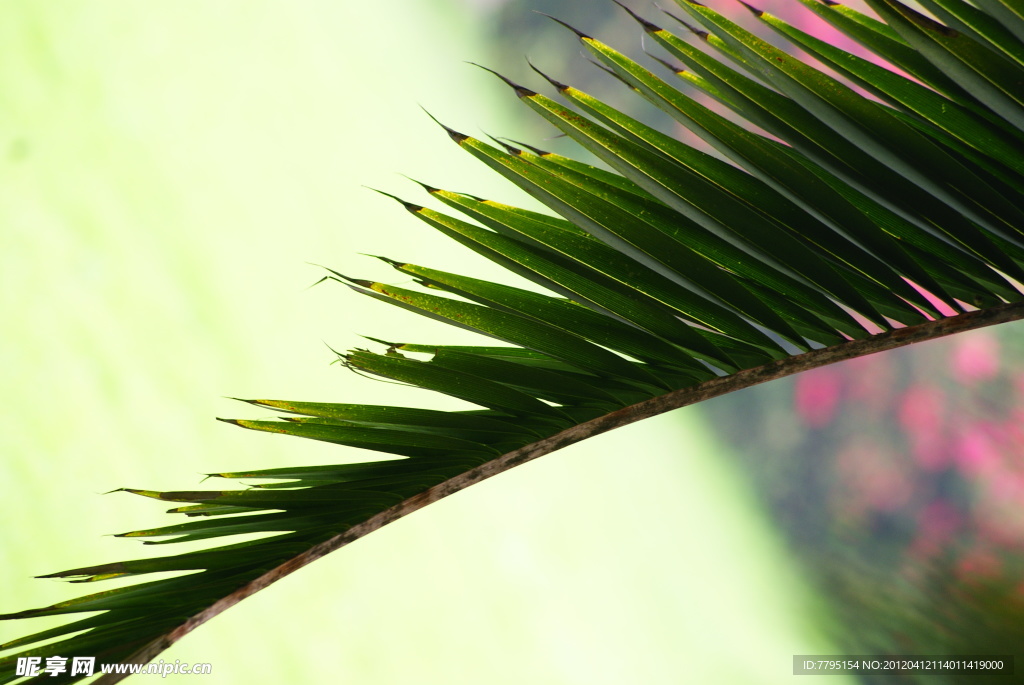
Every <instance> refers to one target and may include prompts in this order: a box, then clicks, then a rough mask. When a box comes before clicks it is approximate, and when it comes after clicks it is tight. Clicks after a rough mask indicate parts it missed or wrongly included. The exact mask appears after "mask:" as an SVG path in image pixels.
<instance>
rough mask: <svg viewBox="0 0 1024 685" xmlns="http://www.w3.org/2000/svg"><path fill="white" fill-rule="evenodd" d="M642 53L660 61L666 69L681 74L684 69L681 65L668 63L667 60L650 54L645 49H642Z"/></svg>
mask: <svg viewBox="0 0 1024 685" xmlns="http://www.w3.org/2000/svg"><path fill="white" fill-rule="evenodd" d="M644 54H645V55H647V56H648V57H650V58H651V59H653V60H655V61H657V62H660V63H661V64H662V65H663V66H664V67H665V68H666V69H668V70H669V71H671V72H674V73H676V74H681V73H683V72H684V71H686V69H684V68H683V67H677V66H675V65H674V64H672V63H670V62H669V61H668V60H665V59H662V58H660V57H658V56H657V55H652V54H651V53H649V52H647V50H644Z"/></svg>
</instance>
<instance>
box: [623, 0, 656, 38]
mask: <svg viewBox="0 0 1024 685" xmlns="http://www.w3.org/2000/svg"><path fill="white" fill-rule="evenodd" d="M612 2H614V3H615V4H616V5H618V6H619V7H621V8H622V9H624V10H625V11H626V14H628V15H629V16H631V17H633V18H634V19H636V21H637V23H639V24H640V26H642V27H644V31H646V32H647V33H657V32H658V31H661V27H660V26H656V25H655V24H652V23H651V22H649V21H647V20H646V19H644V18H643V17H641V16H640V15H638V14H637V13H636V12H634V11H633V10H631V9H629V8H628V7H626V6H625V5H623V4H622V3H621V2H619V0H612Z"/></svg>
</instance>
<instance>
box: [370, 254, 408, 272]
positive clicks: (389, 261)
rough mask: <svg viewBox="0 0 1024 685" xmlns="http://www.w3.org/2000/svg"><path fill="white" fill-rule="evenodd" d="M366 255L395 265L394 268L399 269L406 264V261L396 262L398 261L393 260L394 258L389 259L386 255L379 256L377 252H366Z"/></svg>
mask: <svg viewBox="0 0 1024 685" xmlns="http://www.w3.org/2000/svg"><path fill="white" fill-rule="evenodd" d="M366 256H367V257H373V258H374V259H379V260H380V261H382V262H384V263H386V264H390V265H391V266H393V267H395V268H396V269H400V268H402V267H403V266H405V265H406V264H408V262H398V261H395V260H394V259H390V258H388V257H382V256H380V255H378V254H368V255H366Z"/></svg>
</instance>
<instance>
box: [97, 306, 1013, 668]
mask: <svg viewBox="0 0 1024 685" xmlns="http://www.w3.org/2000/svg"><path fill="white" fill-rule="evenodd" d="M1022 318H1024V303H1020V302H1014V303H1010V304H1003V305H1000V306H996V307H990V308H987V309H982V310H977V311H973V312H968V313H965V314H960V315H958V316H952V317H947V318H943V319H937V320H933V321H928V322H926V323H923V324H919V325H916V326H908V327H905V328H899V329H896V330H891V331H888V332H885V333H880V334H878V335H874V336H872V337H870V338H867V339H863V340H852V341H849V342H845V343H841V344H839V345H833V346H831V347H825V348H821V349H817V350H811V351H810V352H806V353H804V354H800V355H796V356H793V357H788V358H786V359H782V360H778V361H774V362H771V363H768V364H764V365H763V366H758V367H755V368H751V369H745V370H743V371H738V372H736V373H733V374H730V375H728V376H723V377H720V378H715V379H712V380H709V381H705V382H703V383H700V384H698V385H694V386H691V387H688V388H683V389H682V390H676V391H673V392H670V393H667V394H665V395H660V396H658V397H654V398H651V399H649V400H645V401H643V402H640V403H637V404H634V405H631V406H629V407H625V408H623V409H620V410H618V411H615V412H612V413H610V414H606V415H604V416H601V417H598V418H596V419H593V420H591V421H587V422H586V423H581V424H579V425H576V426H573V427H572V428H568V429H566V430H564V431H562V432H560V433H557V434H555V435H552V436H550V437H548V438H544V439H543V440H538V441H537V442H534V443H531V444H529V445H526V446H524V447H521V448H519V449H517V450H513V451H512V452H508V453H506V454H504V455H502V456H500V457H498V458H496V459H493V460H491V461H489V462H487V463H485V464H481V465H480V466H477V467H476V468H473V469H471V470H469V471H466V472H464V473H461V474H459V475H457V476H455V477H453V478H450V479H448V480H446V481H444V482H443V483H439V484H438V485H435V486H433V487H431V488H429V489H427V490H425V491H423V492H421V493H419V494H418V495H415V496H413V497H410V498H409V499H406V500H405V501H403V502H401V503H399V504H397V505H395V506H393V507H391V508H390V509H387V510H385V511H382V512H380V513H379V514H376V515H375V516H373V517H371V518H369V519H367V520H366V521H364V522H362V523H360V524H357V525H355V526H353V527H351V528H349V529H348V530H346V531H345V532H343V533H339V534H338V535H335V536H334V537H332V538H330V539H329V540H325V541H324V542H321V543H320V544H318V545H316V546H314V547H311V548H310V549H309V550H307V551H305V552H303V553H302V554H299V555H298V556H295V557H293V558H292V559H289V560H288V561H287V562H285V563H283V564H281V565H280V566H277V567H276V568H273V569H271V570H270V571H267V572H266V573H264V574H263V575H262V576H260V577H258V578H256V579H255V580H252V581H251V582H249V583H247V584H246V585H244V586H242V587H241V588H239V589H238V590H236V591H234V592H232V593H231V594H230V595H227V596H226V597H223V598H221V599H220V600H218V601H217V602H216V603H214V604H212V605H210V606H209V607H207V608H206V609H204V610H203V611H201V612H200V613H198V614H195V615H194V616H192V617H191V618H189V619H188V620H187V621H185V622H184V623H182V624H181V625H179V626H178V627H177V628H175V629H174V630H172V631H170V632H169V633H166V634H165V635H162V636H160V637H159V638H157V639H156V640H153V641H151V642H150V643H148V644H146V645H145V646H144V647H142V648H141V649H139V650H138V651H136V652H135V653H134V654H132V655H131V656H130V657H128V658H126V659H125V660H124V662H126V663H145V662H148V661H151V660H152V659H153V658H154V657H156V655H158V654H159V653H161V652H162V651H164V650H165V649H167V648H168V647H170V646H171V645H173V644H174V643H175V642H177V641H178V640H180V639H181V638H182V637H184V636H185V635H187V634H188V633H190V632H192V630H194V629H195V628H196V627H198V626H200V625H202V624H203V623H206V622H207V621H209V620H210V619H211V618H213V617H214V616H217V615H218V614H220V613H221V612H223V611H225V610H226V609H228V608H230V607H232V606H234V605H235V604H237V603H238V602H240V601H242V600H243V599H245V598H246V597H249V596H250V595H252V594H254V593H256V592H258V591H260V590H262V589H263V588H265V587H267V586H269V585H271V584H272V583H274V582H276V581H278V580H280V579H281V578H284V577H285V576H287V575H289V574H290V573H293V572H294V571H297V570H299V569H300V568H302V567H303V566H305V565H307V564H309V563H311V562H313V561H315V560H317V559H319V558H320V557H323V556H325V555H327V554H328V553H330V552H333V551H335V550H337V549H340V548H342V547H344V546H345V545H347V544H349V543H351V542H354V541H356V540H358V539H359V538H361V537H363V536H365V535H368V534H369V533H372V532H373V531H375V530H377V529H379V528H382V527H384V526H386V525H387V524H389V523H391V522H392V521H397V520H398V519H400V518H402V517H403V516H407V515H408V514H411V513H413V512H415V511H418V510H420V509H422V508H423V507H425V506H427V505H428V504H431V503H433V502H436V501H438V500H440V499H442V498H444V497H447V496H449V495H452V494H454V493H456V492H459V491H460V490H464V489H466V488H468V487H469V486H471V485H474V484H476V483H479V482H480V481H483V480H486V479H487V478H491V477H492V476H496V475H498V474H500V473H503V472H505V471H508V470H509V469H511V468H513V467H515V466H519V465H520V464H525V463H526V462H528V461H532V460H534V459H536V458H538V457H541V456H543V455H545V454H549V453H551V452H554V451H555V450H558V449H561V448H563V447H566V446H568V445H572V444H574V443H577V442H580V441H582V440H585V439H586V438H589V437H592V436H594V435H599V434H601V433H605V432H607V431H610V430H612V429H613V428H618V427H620V426H625V425H628V424H630V423H634V422H636V421H639V420H641V419H645V418H648V417H651V416H657V415H658V414H663V413H665V412H667V411H671V410H673V409H678V408H680V407H685V406H688V405H691V404H696V403H697V402H702V401H704V400H708V399H711V398H713V397H718V396H720V395H724V394H726V393H730V392H733V391H736V390H742V389H743V388H749V387H751V386H754V385H759V384H761V383H765V382H767V381H771V380H775V379H776V378H783V377H785V376H790V375H793V374H796V373H800V372H803V371H808V370H810V369H816V368H818V367H821V366H827V365H828V364H834V363H836V362H841V361H844V360H847V359H853V358H855V357H862V356H865V355H869V354H874V353H876V352H884V351H885V350H891V349H895V348H898V347H904V346H906V345H910V344H912V343H916V342H923V341H926V340H934V339H936V338H942V337H945V336H947V335H953V334H954V333H960V332H963V331H969V330H973V329H976V328H983V327H985V326H992V325H995V324H998V323H1004V322H1008V321H1016V320H1018V319H1022ZM125 677H127V674H107V675H105V676H103V677H102V678H100V679H99V680H97V681H96V683H97V685H109V684H110V683H117V682H120V681H121V680H122V679H124V678H125Z"/></svg>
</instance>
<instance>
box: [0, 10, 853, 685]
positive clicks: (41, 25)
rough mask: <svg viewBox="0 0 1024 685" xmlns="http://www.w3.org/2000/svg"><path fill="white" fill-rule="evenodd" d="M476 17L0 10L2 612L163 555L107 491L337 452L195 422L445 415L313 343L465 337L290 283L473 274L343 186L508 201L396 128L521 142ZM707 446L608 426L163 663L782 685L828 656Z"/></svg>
mask: <svg viewBox="0 0 1024 685" xmlns="http://www.w3.org/2000/svg"><path fill="white" fill-rule="evenodd" d="M496 17H497V15H496V14H494V8H493V7H488V6H486V3H479V4H477V5H473V4H469V3H466V2H455V1H454V0H430V1H426V0H419V1H416V0H395V1H393V2H389V3H386V4H382V5H371V4H369V3H357V2H344V1H343V2H337V1H336V2H312V1H310V2H235V1H227V0H222V1H221V2H217V3H206V2H196V1H176V2H147V3H138V2H129V1H128V0H123V1H115V0H100V1H96V2H90V3H76V2H61V1H47V2H33V3H26V2H14V1H12V0H8V1H6V2H3V3H0V44H2V45H3V46H4V48H3V54H4V59H2V60H0V99H2V103H0V122H2V125H0V136H2V138H0V153H2V162H0V168H2V172H0V173H2V175H3V177H2V183H0V217H2V218H0V226H2V228H0V236H2V238H0V247H2V250H0V279H2V288H0V298H2V299H0V302H2V314H3V321H4V326H3V334H2V335H0V354H2V358H3V360H4V364H3V366H2V367H0V387H2V388H3V389H4V391H5V394H6V396H7V398H8V399H7V401H6V405H7V406H6V410H5V411H4V412H3V414H2V416H0V453H2V455H3V460H2V466H0V469H2V471H0V488H2V490H0V492H2V504H0V517H2V520H3V528H2V531H0V540H2V542H3V544H2V546H0V554H2V557H0V561H2V565H0V566H2V571H0V573H2V581H0V587H2V588H3V591H2V597H0V600H2V604H0V611H15V610H19V609H23V608H28V607H33V606H40V605H43V604H49V603H52V602H55V601H60V600H63V599H67V598H69V597H71V596H73V595H74V594H78V593H79V592H82V591H88V590H92V589H96V590H100V589H103V587H102V586H90V587H88V588H86V587H83V586H66V585H65V584H64V583H61V582H57V581H45V580H32V579H31V578H30V577H31V576H33V575H37V574H42V573H48V572H53V571H57V570H61V569H65V568H70V567H76V566H82V565H85V564H92V563H100V562H104V561H112V560H116V559H128V558H137V557H141V556H145V555H147V554H153V553H155V552H154V550H155V551H159V552H161V553H169V552H174V551H178V549H179V548H177V547H175V546H167V547H156V548H153V547H143V546H142V545H140V544H139V543H137V542H132V541H128V540H122V539H116V538H112V537H109V536H108V534H110V533H118V532H123V531H126V530H132V529H137V528H142V527H149V526H155V525H159V524H161V523H164V522H166V521H167V520H168V519H169V518H170V517H166V516H165V515H164V514H163V513H162V512H163V509H164V507H161V506H160V505H159V504H155V503H153V502H151V501H148V500H142V499H140V498H133V497H131V496H129V495H126V494H111V495H106V496H104V495H102V494H101V493H103V492H106V491H109V490H112V489H114V488H117V487H121V486H128V487H139V488H155V489H188V488H194V487H196V486H197V485H198V483H199V481H200V479H201V476H200V474H202V473H204V472H209V471H228V470H239V469H249V468H267V467H276V466H285V465H291V464H296V465H304V464H313V463H333V462H338V461H344V460H353V459H359V458H361V457H363V454H361V453H359V452H358V451H356V450H351V449H347V448H341V447H338V446H330V445H324V444H320V443H314V442H307V441H300V440H295V439H290V438H278V437H277V436H267V435H262V434H255V433H248V432H245V431H241V430H238V429H236V428H233V427H231V426H228V425H225V424H222V423H217V422H215V421H214V420H213V417H215V416H228V417H230V416H249V417H252V416H257V417H259V416H263V414H260V413H259V412H258V411H257V412H256V413H255V414H254V413H253V411H251V408H249V407H246V406H245V405H241V404H238V403H233V402H231V401H230V400H227V399H224V398H223V396H237V397H250V398H253V397H261V398H263V397H266V398H278V399H302V400H316V401H341V402H366V403H409V404H412V405H416V406H431V407H445V406H451V405H448V404H446V403H445V399H444V398H439V397H434V396H430V395H427V394H426V393H420V392H417V391H411V390H406V389H404V388H400V387H398V386H395V385H390V384H384V383H379V382H372V381H368V380H366V379H363V378H360V377H358V376H356V375H354V374H351V373H349V372H347V371H345V370H344V369H341V368H339V367H338V366H330V365H329V363H330V361H331V360H332V359H333V355H332V354H331V352H330V351H329V350H328V348H327V345H330V346H331V347H334V348H335V349H346V348H348V347H351V346H356V345H359V344H360V338H359V337H358V334H368V335H374V336H378V337H381V338H385V339H401V340H409V341H412V342H455V341H460V340H470V338H467V337H463V336H460V335H459V332H458V331H454V330H452V331H449V330H446V329H444V328H443V327H441V326H439V325H434V324H432V323H431V322H426V321H422V320H416V319H415V317H412V316H411V315H407V314H405V313H402V312H397V311H393V310H391V309H389V308H387V307H384V306H383V305H381V304H379V303H377V302H374V301H371V300H369V299H368V298H360V297H358V296H357V295H355V294H354V293H351V292H350V291H348V290H347V289H344V288H342V287H340V286H338V285H336V284H324V285H321V286H318V287H316V288H312V289H309V290H307V289H306V287H307V286H308V285H310V284H311V283H313V282H314V281H316V280H317V279H318V278H320V276H321V274H322V271H321V270H319V269H318V268H316V267H314V266H311V265H309V264H308V262H314V263H319V264H325V265H328V266H331V267H332V268H337V269H339V270H341V271H343V272H345V273H350V274H352V275H356V276H360V277H374V278H382V279H392V275H391V274H393V273H394V272H393V271H391V270H390V269H388V268H387V267H385V266H383V265H380V264H379V263H377V262H375V261H374V260H371V259H368V258H366V257H361V256H359V255H358V254H357V253H360V252H362V253H369V254H384V255H387V256H390V257H394V258H397V259H408V260H416V261H417V262H419V263H423V264H426V265H428V266H433V267H437V268H444V269H451V270H459V271H461V272H463V273H469V274H471V275H475V276H483V277H497V274H496V273H495V271H494V270H492V269H491V268H490V267H489V266H488V265H487V264H485V263H483V262H482V261H481V260H479V259H477V258H475V257H474V256H473V255H471V254H470V253H469V252H468V251H467V250H464V249H462V248H460V247H458V246H457V245H454V244H451V243H448V242H446V241H445V240H444V239H442V238H441V237H440V236H437V235H433V234H431V233H430V232H429V229H427V228H426V227H425V226H424V225H422V224H420V223H419V222H417V221H415V220H414V219H412V218H410V217H407V216H406V214H405V212H404V211H402V210H401V208H400V207H399V206H398V205H396V204H395V203H394V202H392V201H390V200H388V199H386V198H383V197H381V196H379V195H377V194H375V193H372V192H370V191H369V190H367V189H365V188H363V187H362V185H364V184H365V185H370V186H375V187H379V188H381V189H384V190H388V191H391V192H396V193H398V194H401V195H403V196H406V197H408V198H409V199H412V200H414V201H422V200H423V199H424V198H423V196H422V193H421V192H420V191H418V189H417V187H416V186H414V185H413V184H411V183H409V182H408V181H406V180H405V179H402V178H401V177H400V176H398V175H397V173H396V172H401V173H405V174H408V175H409V176H412V177H413V178H417V179H421V180H424V181H427V182H430V183H432V184H435V185H439V186H442V187H447V188H451V189H453V190H459V191H465V192H470V193H475V194H478V195H483V196H488V197H493V198H495V199H499V200H503V201H507V202H512V203H524V204H528V200H527V199H525V198H523V197H522V196H521V195H520V194H519V193H517V192H516V191H515V190H514V189H513V188H511V187H510V186H508V185H507V184H505V183H503V182H502V181H501V180H500V179H499V178H498V177H497V176H495V175H493V174H490V173H487V172H484V171H483V167H482V166H481V165H479V164H478V163H475V162H474V161H473V160H472V159H471V158H469V157H468V156H467V155H463V154H461V153H460V151H459V150H458V149H457V148H456V147H455V146H454V145H452V144H451V142H450V141H449V140H448V138H447V136H445V135H444V134H443V132H442V131H440V130H439V129H438V128H437V126H436V125H435V124H433V123H432V122H431V121H430V120H429V119H428V118H427V117H426V116H425V115H424V114H423V113H422V111H421V110H420V109H419V107H417V104H420V105H423V106H424V107H426V108H427V109H428V110H430V111H431V112H432V113H434V114H435V115H437V116H438V117H440V118H441V119H442V120H444V121H445V122H446V123H449V124H450V125H452V126H454V127H456V128H460V129H461V130H464V131H466V132H468V133H471V134H479V133H480V131H481V130H483V131H487V132H494V133H498V134H503V135H508V136H510V137H516V136H521V137H525V136H528V135H533V132H534V131H535V128H534V124H533V122H532V121H530V120H529V117H528V115H526V110H525V108H523V107H522V106H521V105H518V103H516V102H515V100H514V98H512V97H511V96H510V94H509V93H508V91H507V89H505V88H504V87H503V86H500V85H499V84H498V83H496V81H495V80H494V79H493V77H491V76H489V75H487V74H485V73H483V72H481V71H480V70H478V69H475V68H473V67H469V66H467V65H464V64H463V63H462V61H463V60H473V61H480V62H482V63H485V64H491V65H495V62H494V60H495V59H497V57H496V56H495V55H496V54H497V53H496V52H494V51H492V47H493V45H492V41H491V40H490V39H489V37H490V36H491V35H492V34H491V33H490V32H492V31H494V29H495V26H494V25H493V24H491V25H488V24H487V22H488V21H490V22H493V21H495V18H496ZM565 40H566V44H567V45H568V46H570V47H568V48H567V50H568V51H569V52H570V53H574V52H575V48H574V47H571V40H570V39H569V38H568V37H565ZM495 66H497V65H495ZM511 71H512V72H513V75H516V76H518V75H519V74H521V73H522V64H521V63H519V64H517V65H515V68H513V69H512V70H511ZM725 452H726V449H725V448H724V447H723V445H722V444H721V443H720V442H719V441H718V440H717V439H716V438H715V437H713V432H712V431H711V430H710V429H709V428H708V427H707V426H705V425H703V424H701V423H700V422H699V420H697V418H696V415H695V414H694V413H693V412H692V411H690V412H687V411H683V412H677V413H675V414H672V415H670V416H665V417H661V418H659V419H657V420H651V421H646V422H644V423H643V424H640V425H634V426H631V427H628V428H625V429H621V430H618V431H615V432H614V433H612V434H609V435H605V436H602V437H600V438H597V439H594V440H591V441H588V442H587V443H585V444H582V445H578V446H575V447H573V448H570V449H566V450H565V451H563V452H560V453H557V454H554V455H551V456H549V457H546V458H545V459H543V460H541V461H539V462H536V463H533V464H529V465H527V466H524V467H521V468H520V469H517V470H516V471H514V472H512V473H509V474H506V475H504V476H502V477H500V478H498V479H495V480H494V481H491V482H487V483H484V484H482V485H479V486H476V487H474V488H472V489H471V490H470V491H467V492H465V493H461V494H459V495H457V496H454V497H452V498H451V499H450V500H447V501H444V502H441V503H439V504H437V505H433V506H431V507H430V508H429V509H427V510H425V511H423V512H420V513H418V514H416V515H415V516H412V517H410V518H408V519H405V520H402V521H400V522H398V523H396V524H393V525H391V526H389V527H388V528H387V529H385V530H382V531H380V532H378V533H375V534H374V535H372V536H370V537H369V538H367V539H365V540H361V541H359V542H358V543H356V544H354V545H353V546H352V547H350V548H347V549H345V550H343V551H341V552H339V553H337V554H334V555H332V556H331V557H329V558H327V559H324V560H321V561H319V562H317V563H316V564H314V565H313V566H311V567H309V568H307V569H304V570H302V571H301V572H299V573H297V574H295V575H293V576H291V577H289V578H287V579H286V580H284V581H282V582H281V583H279V584H278V585H276V586H275V587H273V588H272V589H270V590H268V591H266V592H262V593H260V594H258V595H257V596H255V597H253V598H251V599H249V600H246V601H245V602H243V603H242V604H241V605H239V606H238V607H235V608H233V609H231V610H230V611H228V612H227V613H226V614H224V615H223V616H221V617H219V618H217V619H216V620H215V621H213V622H212V623H211V624H209V625H206V626H203V627H202V628H200V629H199V630H197V631H196V632H195V633H193V634H192V635H190V636H189V637H187V638H186V639H184V640H183V641H182V642H181V643H179V644H178V645H176V646H175V647H174V648H173V649H171V650H170V651H168V652H166V653H165V654H163V655H162V658H163V659H164V660H167V661H173V660H174V659H181V660H182V661H184V662H210V663H212V664H213V673H214V675H213V676H212V677H208V678H206V680H205V681H206V682H212V683H224V684H229V683H251V682H291V683H314V682H322V681H323V680H324V679H326V678H328V677H329V678H331V679H332V680H334V679H337V680H339V681H341V682H356V683H365V684H382V685H383V684H391V683H407V682H417V683H424V684H429V683H438V684H440V683H445V684H449V685H450V684H459V683H466V684H469V683H495V684H500V683H525V682H529V683H538V684H543V683H552V684H556V683H557V684H575V683H580V684H582V683H587V684H588V685H593V684H597V683H609V684H611V683H616V684H618V683H629V682H637V683H639V682H642V683H652V684H658V683H666V684H668V683H680V682H737V683H739V682H742V683H779V682H790V681H791V679H792V678H793V676H792V675H791V665H792V664H791V659H792V655H793V654H798V653H828V652H830V651H831V650H833V649H834V648H833V647H831V646H830V645H829V644H828V642H827V641H826V640H825V639H824V638H823V637H822V630H823V625H824V618H823V616H822V613H821V610H820V607H819V605H818V603H817V600H816V599H815V597H814V595H813V594H812V593H811V592H810V590H809V589H808V588H807V583H806V581H805V580H804V577H803V576H802V575H801V571H800V569H799V568H798V567H796V566H795V565H794V564H793V563H792V562H791V561H789V559H788V555H787V552H786V549H785V547H784V544H783V542H782V540H781V537H780V536H779V534H778V533H777V531H776V530H775V529H774V528H773V527H772V525H771V524H770V523H769V522H768V521H767V520H766V518H765V516H764V514H763V511H762V510H761V509H760V508H759V507H758V505H756V504H755V502H756V500H755V499H754V498H753V497H752V496H751V495H750V492H749V491H748V490H747V486H746V485H745V484H744V483H743V482H742V481H741V479H740V478H739V476H738V473H737V467H736V466H735V464H734V463H733V462H731V461H730V460H729V459H727V458H726V456H727V455H726V454H725ZM38 625H41V624H30V623H23V622H16V623H13V624H5V625H2V626H0V631H2V632H0V640H3V639H10V638H13V637H15V636H18V635H20V634H23V633H25V632H27V631H29V630H32V629H35V628H36V627H37V626H38ZM184 679H185V678H184V677H180V676H179V677H178V678H177V679H176V678H175V677H170V678H169V679H168V681H167V682H178V681H179V680H180V681H183V680H184ZM817 680H818V679H817V678H811V677H803V678H801V679H800V682H802V683H807V684H808V685H810V684H811V683H814V682H816V681H817ZM827 682H828V683H830V685H841V683H843V682H844V679H841V678H840V679H837V678H834V677H833V678H829V679H828V680H827Z"/></svg>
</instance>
